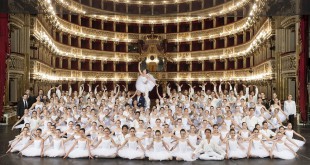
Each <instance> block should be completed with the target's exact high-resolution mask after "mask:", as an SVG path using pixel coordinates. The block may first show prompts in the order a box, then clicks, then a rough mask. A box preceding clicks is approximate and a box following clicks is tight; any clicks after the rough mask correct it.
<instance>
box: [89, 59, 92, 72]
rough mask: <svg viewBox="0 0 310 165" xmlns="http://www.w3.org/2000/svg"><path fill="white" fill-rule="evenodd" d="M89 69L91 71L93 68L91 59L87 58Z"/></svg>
mask: <svg viewBox="0 0 310 165" xmlns="http://www.w3.org/2000/svg"><path fill="white" fill-rule="evenodd" d="M88 62H89V70H90V71H92V70H93V60H89V61H88Z"/></svg>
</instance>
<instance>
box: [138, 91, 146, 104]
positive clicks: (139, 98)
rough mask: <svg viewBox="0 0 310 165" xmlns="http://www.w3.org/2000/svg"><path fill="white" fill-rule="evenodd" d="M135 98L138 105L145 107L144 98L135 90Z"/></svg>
mask: <svg viewBox="0 0 310 165" xmlns="http://www.w3.org/2000/svg"><path fill="white" fill-rule="evenodd" d="M136 100H137V102H138V107H145V98H144V96H143V95H142V94H141V92H139V91H138V92H137V98H136Z"/></svg>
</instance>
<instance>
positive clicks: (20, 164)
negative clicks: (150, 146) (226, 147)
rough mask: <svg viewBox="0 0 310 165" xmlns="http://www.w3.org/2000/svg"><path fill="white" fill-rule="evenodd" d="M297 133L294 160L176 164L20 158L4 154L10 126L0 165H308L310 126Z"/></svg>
mask: <svg viewBox="0 0 310 165" xmlns="http://www.w3.org/2000/svg"><path fill="white" fill-rule="evenodd" d="M297 132H300V133H301V134H302V135H303V136H304V137H305V138H306V139H307V142H306V144H305V146H304V147H302V148H301V149H300V150H299V151H298V155H299V157H298V158H297V159H294V160H279V159H269V158H265V159H240V160H224V161H200V160H197V161H194V162H177V161H175V160H173V161H162V162H157V161H156V162H151V161H148V160H125V159H120V158H117V159H93V160H89V159H62V158H27V157H20V156H18V155H17V154H11V153H9V154H5V152H6V150H7V149H8V141H9V140H12V139H13V138H14V136H15V135H16V134H18V131H17V130H14V131H11V127H10V126H0V144H1V148H0V165H69V164H74V165H80V164H81V165H82V164H83V165H84V164H89V165H102V164H105V165H122V164H128V165H145V164H154V165H161V164H169V165H174V164H176V163H178V164H179V165H181V164H184V165H187V164H195V165H205V164H211V163H212V165H247V164H252V165H303V164H309V163H310V142H309V141H310V126H305V127H303V126H299V127H298V128H297Z"/></svg>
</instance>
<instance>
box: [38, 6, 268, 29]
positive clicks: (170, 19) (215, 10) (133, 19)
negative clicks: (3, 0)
mask: <svg viewBox="0 0 310 165" xmlns="http://www.w3.org/2000/svg"><path fill="white" fill-rule="evenodd" d="M260 1H262V0H260ZM56 2H57V3H58V4H60V5H61V6H62V7H64V8H65V9H67V10H69V11H71V12H73V13H78V14H83V15H85V14H88V16H90V17H91V18H94V19H102V20H108V21H117V22H124V23H145V24H161V23H176V22H188V18H190V19H191V20H192V21H196V20H200V19H201V18H208V17H216V16H221V15H225V14H227V13H230V12H233V11H235V10H238V9H240V8H242V7H244V6H245V5H246V4H248V3H249V2H250V0H234V1H229V2H226V3H224V4H221V5H217V6H214V7H211V8H207V9H203V10H198V11H192V12H184V13H182V15H189V16H192V15H194V16H192V17H188V16H187V17H182V16H178V18H179V19H178V20H176V17H175V16H176V15H175V14H165V15H164V16H165V19H162V17H159V16H161V15H157V16H143V15H135V14H126V15H128V16H127V17H125V18H124V19H120V18H122V17H120V16H121V15H124V13H117V12H112V11H106V10H102V9H98V8H94V7H91V6H86V5H83V4H80V3H78V2H76V1H74V0H56ZM257 3H262V2H257ZM41 5H42V6H43V7H44V6H49V5H50V4H47V3H46V2H44V1H43V2H42V3H41ZM89 13H93V14H92V15H89ZM96 13H98V15H101V16H98V15H95V14H96ZM99 13H100V14H99ZM163 20H165V21H163Z"/></svg>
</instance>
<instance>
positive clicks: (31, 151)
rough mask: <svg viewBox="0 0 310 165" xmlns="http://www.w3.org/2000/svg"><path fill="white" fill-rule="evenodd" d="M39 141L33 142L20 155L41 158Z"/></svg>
mask: <svg viewBox="0 0 310 165" xmlns="http://www.w3.org/2000/svg"><path fill="white" fill-rule="evenodd" d="M41 142H42V141H41V140H34V142H33V144H31V145H30V146H28V147H27V148H26V149H24V150H23V151H22V152H21V153H22V155H24V156H29V157H34V156H41Z"/></svg>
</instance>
